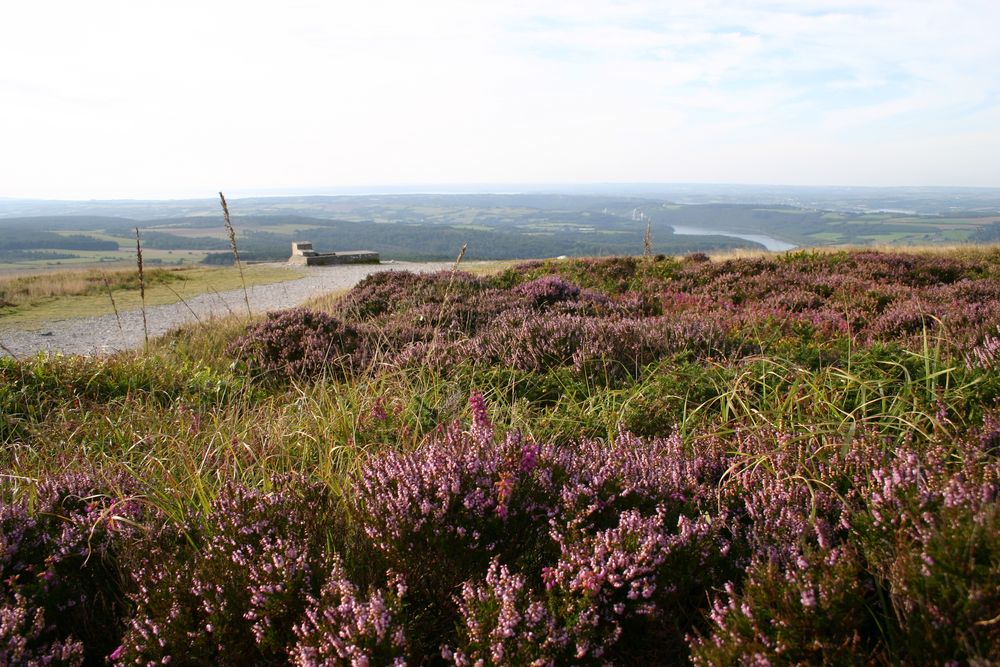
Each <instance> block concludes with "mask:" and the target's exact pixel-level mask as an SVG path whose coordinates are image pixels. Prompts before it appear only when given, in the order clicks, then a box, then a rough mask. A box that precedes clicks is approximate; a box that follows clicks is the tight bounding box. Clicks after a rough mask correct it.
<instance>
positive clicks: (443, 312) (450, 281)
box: [427, 243, 469, 358]
mask: <svg viewBox="0 0 1000 667" xmlns="http://www.w3.org/2000/svg"><path fill="white" fill-rule="evenodd" d="M468 247H469V244H468V243H463V244H462V249H461V250H459V251H458V257H456V258H455V263H454V264H452V266H451V276H450V277H449V278H448V286H447V287H446V288H445V290H444V297H442V299H441V309H440V311H439V312H440V315H439V316H438V325H437V326H436V327H434V336H433V338H431V344H430V346H429V347H428V348H427V354H428V358H429V355H430V354H431V352H432V351H433V350H434V348H436V347H437V344H438V337H439V334H440V332H441V325H442V324H443V323H444V319H445V315H446V314H447V313H448V303H449V301H450V299H451V288H452V285H453V284H454V282H455V274H457V273H458V267H459V266H460V265H461V264H462V259H463V258H464V257H465V251H466V250H467V249H468Z"/></svg>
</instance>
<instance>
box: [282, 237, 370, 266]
mask: <svg viewBox="0 0 1000 667" xmlns="http://www.w3.org/2000/svg"><path fill="white" fill-rule="evenodd" d="M288 263H289V264H298V265H300V266H330V265H331V264H378V263H379V257H378V253H377V252H372V251H371V250H347V251H343V252H316V251H315V250H313V245H312V243H310V242H308V241H297V242H295V243H293V244H292V256H291V257H289V258H288Z"/></svg>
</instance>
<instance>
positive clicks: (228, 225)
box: [219, 192, 252, 317]
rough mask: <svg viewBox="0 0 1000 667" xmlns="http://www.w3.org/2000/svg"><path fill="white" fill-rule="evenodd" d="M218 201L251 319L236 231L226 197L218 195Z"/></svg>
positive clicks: (248, 315) (248, 296)
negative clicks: (220, 203) (220, 202)
mask: <svg viewBox="0 0 1000 667" xmlns="http://www.w3.org/2000/svg"><path fill="white" fill-rule="evenodd" d="M219 199H220V200H221V201H222V218H223V220H224V221H225V225H226V233H227V234H228V235H229V247H230V248H232V249H233V257H234V258H235V259H236V268H238V269H239V270H240V283H241V284H242V285H243V300H244V301H246V304H247V317H251V316H252V313H251V312H250V295H249V294H248V293H247V281H246V279H245V278H244V277H243V263H242V262H240V251H239V250H238V249H237V247H236V230H235V229H233V223H232V221H230V219H229V205H228V204H226V196H225V195H224V194H222V193H221V192H220V193H219Z"/></svg>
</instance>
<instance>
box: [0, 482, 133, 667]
mask: <svg viewBox="0 0 1000 667" xmlns="http://www.w3.org/2000/svg"><path fill="white" fill-rule="evenodd" d="M130 487H131V488H132V489H133V490H134V485H129V484H127V483H126V482H125V481H124V480H123V479H112V480H107V479H102V478H100V477H98V476H96V475H92V474H87V473H65V474H62V475H57V476H55V477H53V478H51V479H49V480H47V481H45V482H43V483H42V484H40V485H39V487H38V492H37V498H36V500H35V503H34V507H33V508H29V506H28V504H27V502H26V501H24V500H21V501H17V502H13V503H9V504H8V503H3V504H0V618H2V619H3V621H2V622H0V663H2V664H26V663H31V661H33V660H34V661H37V663H36V664H65V665H70V664H82V662H83V661H84V660H86V661H87V662H88V663H98V662H101V661H102V660H103V658H104V657H105V656H106V655H108V654H109V653H111V652H112V650H113V649H114V648H115V646H116V645H117V639H118V637H119V636H120V633H121V630H122V623H123V618H124V616H125V612H126V607H125V604H124V600H123V595H122V591H123V588H124V582H123V578H124V573H123V572H122V567H121V558H122V556H123V553H124V552H126V551H127V550H128V549H129V547H130V546H131V543H132V542H133V541H134V540H135V538H136V535H135V531H134V529H133V526H135V525H137V524H138V523H139V522H140V521H141V520H142V515H143V510H142V507H141V505H139V504H138V503H137V502H136V501H135V500H132V499H131V498H129V497H123V496H121V495H120V492H121V491H122V490H126V491H128V490H129V488H130ZM116 489H117V490H116ZM50 660H51V661H52V662H48V661H50Z"/></svg>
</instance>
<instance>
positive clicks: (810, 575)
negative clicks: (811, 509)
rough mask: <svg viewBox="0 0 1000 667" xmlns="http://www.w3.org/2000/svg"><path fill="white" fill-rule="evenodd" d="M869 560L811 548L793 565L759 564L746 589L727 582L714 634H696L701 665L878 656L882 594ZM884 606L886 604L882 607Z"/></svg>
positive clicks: (854, 660) (695, 655)
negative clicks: (866, 565) (868, 568)
mask: <svg viewBox="0 0 1000 667" xmlns="http://www.w3.org/2000/svg"><path fill="white" fill-rule="evenodd" d="M877 593H878V592H877V591H876V589H875V586H874V584H873V582H872V579H871V577H870V576H869V575H868V574H867V573H866V572H865V570H864V568H863V563H862V561H861V560H860V559H859V558H858V557H857V556H856V555H854V554H852V553H851V552H848V551H843V550H834V551H832V552H828V553H814V554H810V557H809V559H808V560H807V559H806V558H804V557H803V558H802V559H801V560H800V563H799V564H798V565H796V566H795V567H792V568H781V567H779V566H777V565H775V564H772V563H758V564H756V565H754V566H752V567H751V568H750V570H749V572H748V573H747V578H746V581H745V582H744V583H743V588H742V591H741V592H737V591H736V589H735V588H734V586H733V585H732V584H727V585H726V587H725V594H724V595H722V596H720V597H719V598H718V599H717V600H716V601H715V603H714V606H713V608H712V612H711V615H710V618H711V620H712V623H713V631H712V633H711V635H709V636H705V637H697V638H692V639H691V653H692V655H691V662H692V663H693V664H695V665H705V666H708V665H736V664H745V665H770V664H792V665H811V664H831V663H838V662H840V661H843V662H844V663H845V664H865V663H868V664H870V663H872V662H878V660H876V659H875V656H876V655H878V651H877V649H878V648H882V649H883V650H884V647H879V640H880V637H879V631H878V627H877V625H876V624H875V619H874V618H873V613H877V611H876V610H879V604H880V600H879V598H878V595H877ZM881 611H883V612H884V610H881Z"/></svg>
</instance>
